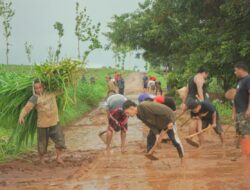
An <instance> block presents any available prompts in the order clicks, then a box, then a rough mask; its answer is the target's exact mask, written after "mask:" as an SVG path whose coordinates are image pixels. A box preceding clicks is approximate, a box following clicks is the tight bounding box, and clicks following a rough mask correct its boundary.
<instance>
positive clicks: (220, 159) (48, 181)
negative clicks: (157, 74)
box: [0, 73, 250, 190]
mask: <svg viewBox="0 0 250 190" xmlns="http://www.w3.org/2000/svg"><path fill="white" fill-rule="evenodd" d="M141 78H142V75H141V74H138V73H132V74H130V75H129V76H128V77H127V79H126V88H125V93H126V95H127V96H128V98H131V99H136V98H137V96H138V94H139V93H140V92H141V90H142V89H141V86H142V85H141V83H142V82H141ZM178 114H179V113H177V115H178ZM188 117H189V116H188V115H184V116H182V117H181V118H180V119H178V121H177V124H178V125H179V126H180V125H181V124H182V123H183V122H184V121H185V120H186V119H187V118H188ZM106 126H107V120H106V114H105V111H104V110H103V109H102V108H101V107H99V108H97V109H95V110H93V111H92V112H91V113H89V114H87V115H85V116H83V118H82V119H80V120H78V121H76V122H75V123H73V124H72V126H70V127H68V128H67V129H66V130H64V132H65V137H66V143H67V147H68V149H67V150H66V151H65V154H64V160H65V166H64V167H62V166H60V165H57V164H56V162H55V161H54V158H55V154H54V151H53V147H51V148H50V151H49V153H48V155H47V156H46V165H44V166H41V165H39V164H38V158H37V154H36V152H32V153H30V154H27V155H24V156H22V157H21V158H20V159H18V160H15V161H12V162H9V163H6V164H2V165H0V189H8V190H14V189H27V190H40V189H48V190H49V189H73V190H82V189H84V190H85V189H86V190H117V189H119V190H126V189H129V190H130V189H131V190H142V189H143V190H156V189H159V190H167V189H169V190H183V189H186V190H189V189H190V190H196V189H197V190H200V189H203V190H206V189H208V190H214V189H216V190H217V189H218V190H220V189H221V190H222V189H223V190H224V189H225V190H231V189H232V190H236V189H242V190H246V189H250V180H249V179H250V161H249V160H244V159H242V157H240V158H239V159H237V160H233V159H232V158H234V157H239V156H240V155H241V154H240V150H239V149H236V148H235V145H234V129H233V128H232V127H231V128H229V129H228V130H227V132H226V135H225V139H226V141H225V146H224V147H222V146H221V144H220V141H219V138H218V136H217V135H216V134H215V133H214V132H213V131H210V132H208V133H206V137H205V143H204V145H203V147H202V148H198V149H197V148H194V147H192V146H190V145H189V144H186V143H185V142H184V140H182V141H183V145H184V148H185V162H184V165H183V166H181V165H180V160H179V158H178V155H177V152H176V150H175V148H174V147H173V145H172V144H171V143H167V144H162V145H161V148H159V149H158V150H157V152H156V154H155V155H156V156H157V157H158V158H159V160H156V161H151V160H149V159H147V158H146V157H145V156H144V154H143V151H144V150H145V143H146V134H147V128H145V127H143V125H142V124H141V122H140V121H139V120H137V119H136V118H133V119H130V121H129V131H128V135H127V152H126V153H125V154H121V152H120V147H119V145H120V139H119V134H117V135H115V139H114V146H113V154H111V155H109V156H107V155H105V154H104V148H105V146H104V144H103V143H102V141H101V140H100V139H99V138H98V136H97V134H98V132H99V131H101V130H103V129H105V128H106ZM189 126H190V123H187V124H186V125H184V126H183V127H179V128H178V132H179V135H180V137H181V138H182V139H183V137H185V136H186V135H187V133H188V128H189ZM227 127H228V126H223V128H224V129H225V128H227Z"/></svg>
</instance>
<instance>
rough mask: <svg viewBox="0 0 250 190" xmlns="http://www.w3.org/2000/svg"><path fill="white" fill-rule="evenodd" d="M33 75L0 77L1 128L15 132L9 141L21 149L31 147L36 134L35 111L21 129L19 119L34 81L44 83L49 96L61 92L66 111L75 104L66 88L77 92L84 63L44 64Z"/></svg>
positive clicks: (9, 74)
mask: <svg viewBox="0 0 250 190" xmlns="http://www.w3.org/2000/svg"><path fill="white" fill-rule="evenodd" d="M35 71H36V72H35V73H34V75H32V76H31V75H20V74H16V73H2V74H1V75H0V122H1V124H0V127H6V128H13V129H14V130H13V133H12V135H11V137H10V141H11V142H15V144H16V145H17V147H18V148H19V147H20V146H21V145H22V144H28V143H29V142H30V143H32V142H33V140H34V136H35V132H36V122H37V115H36V111H35V109H33V110H32V111H31V113H30V114H28V115H27V116H26V119H25V124H24V125H23V126H19V125H18V117H19V114H20V111H21V109H22V108H23V107H24V106H25V104H26V103H27V101H28V100H29V98H30V97H31V96H32V95H33V93H34V92H33V88H32V81H33V80H34V79H35V78H38V79H40V80H41V82H42V83H43V84H44V85H45V87H46V90H47V91H50V92H52V91H53V92H54V91H62V92H63V95H62V96H61V97H60V100H59V101H60V102H63V103H60V104H59V109H63V108H64V107H65V105H66V104H67V103H69V102H73V99H72V97H70V96H69V93H68V88H67V86H73V87H74V88H75V89H76V88H77V86H76V85H77V83H78V80H79V79H80V77H81V75H82V73H83V72H84V69H83V68H82V67H81V62H79V61H72V60H69V59H67V60H63V61H62V62H60V63H58V64H55V63H45V64H43V65H39V66H36V68H35Z"/></svg>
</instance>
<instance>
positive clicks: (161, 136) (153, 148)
mask: <svg viewBox="0 0 250 190" xmlns="http://www.w3.org/2000/svg"><path fill="white" fill-rule="evenodd" d="M167 131H168V129H166V130H162V131H161V133H160V136H159V139H158V141H155V144H154V146H153V147H152V148H151V149H150V150H149V151H148V153H147V154H146V155H151V154H153V153H154V150H155V149H156V147H157V145H158V144H159V143H160V142H161V141H162V138H163V137H164V134H165V133H166V132H167Z"/></svg>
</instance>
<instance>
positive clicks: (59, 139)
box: [37, 123, 66, 155]
mask: <svg viewBox="0 0 250 190" xmlns="http://www.w3.org/2000/svg"><path fill="white" fill-rule="evenodd" d="M49 138H51V139H52V141H53V142H54V143H55V148H57V149H66V146H65V140H64V134H63V131H62V128H61V126H60V125H59V123H58V124H56V125H54V126H51V127H48V128H40V127H38V128H37V143H38V152H39V154H42V155H43V154H45V153H46V152H47V148H48V142H49Z"/></svg>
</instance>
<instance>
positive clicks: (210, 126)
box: [185, 124, 212, 139]
mask: <svg viewBox="0 0 250 190" xmlns="http://www.w3.org/2000/svg"><path fill="white" fill-rule="evenodd" d="M210 128H212V125H210V124H209V126H208V127H207V128H205V129H202V130H201V131H199V132H197V133H194V134H192V135H189V136H187V137H185V139H189V138H192V137H194V136H196V135H199V134H201V133H204V132H205V131H207V130H209V129H210Z"/></svg>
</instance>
